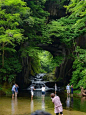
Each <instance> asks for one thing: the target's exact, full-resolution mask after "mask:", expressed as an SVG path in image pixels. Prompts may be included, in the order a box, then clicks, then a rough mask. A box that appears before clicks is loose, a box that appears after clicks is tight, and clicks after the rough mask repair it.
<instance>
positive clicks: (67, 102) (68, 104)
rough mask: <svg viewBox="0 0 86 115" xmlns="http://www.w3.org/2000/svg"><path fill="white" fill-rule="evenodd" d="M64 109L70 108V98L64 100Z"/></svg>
mask: <svg viewBox="0 0 86 115" xmlns="http://www.w3.org/2000/svg"><path fill="white" fill-rule="evenodd" d="M66 107H67V108H69V107H70V97H67V100H66Z"/></svg>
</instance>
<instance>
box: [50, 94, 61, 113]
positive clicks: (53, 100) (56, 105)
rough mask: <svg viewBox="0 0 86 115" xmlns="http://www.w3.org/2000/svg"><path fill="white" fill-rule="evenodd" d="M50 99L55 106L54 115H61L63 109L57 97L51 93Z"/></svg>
mask: <svg viewBox="0 0 86 115" xmlns="http://www.w3.org/2000/svg"><path fill="white" fill-rule="evenodd" d="M51 99H52V102H53V103H54V106H55V109H54V112H55V113H56V115H59V113H60V115H63V107H62V103H61V101H60V98H59V96H55V94H54V93H51Z"/></svg>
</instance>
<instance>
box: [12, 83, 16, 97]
mask: <svg viewBox="0 0 86 115" xmlns="http://www.w3.org/2000/svg"><path fill="white" fill-rule="evenodd" d="M16 85H17V84H16V83H15V84H14V85H13V86H12V99H13V98H14V95H15V87H16Z"/></svg>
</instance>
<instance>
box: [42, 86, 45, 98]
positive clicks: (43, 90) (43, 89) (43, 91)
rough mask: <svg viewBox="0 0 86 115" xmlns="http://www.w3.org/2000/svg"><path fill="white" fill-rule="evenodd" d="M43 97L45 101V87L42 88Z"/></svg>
mask: <svg viewBox="0 0 86 115" xmlns="http://www.w3.org/2000/svg"><path fill="white" fill-rule="evenodd" d="M42 97H43V100H44V97H45V85H43V86H42Z"/></svg>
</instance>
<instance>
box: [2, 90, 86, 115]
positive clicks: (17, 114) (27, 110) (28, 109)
mask: <svg viewBox="0 0 86 115" xmlns="http://www.w3.org/2000/svg"><path fill="white" fill-rule="evenodd" d="M51 92H52V91H49V92H46V95H45V100H44V101H43V100H42V97H41V91H35V95H34V98H33V100H31V98H30V92H29V91H28V92H21V93H19V95H18V98H15V99H11V97H0V115H30V114H31V113H32V112H33V111H36V110H44V111H47V112H49V113H51V114H52V115H55V113H54V105H53V103H52V102H51V98H50V93H51ZM57 94H58V95H59V96H60V99H61V102H62V104H63V108H64V111H63V113H64V115H86V99H84V98H77V97H69V98H67V97H66V95H65V94H64V93H61V92H57Z"/></svg>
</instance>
